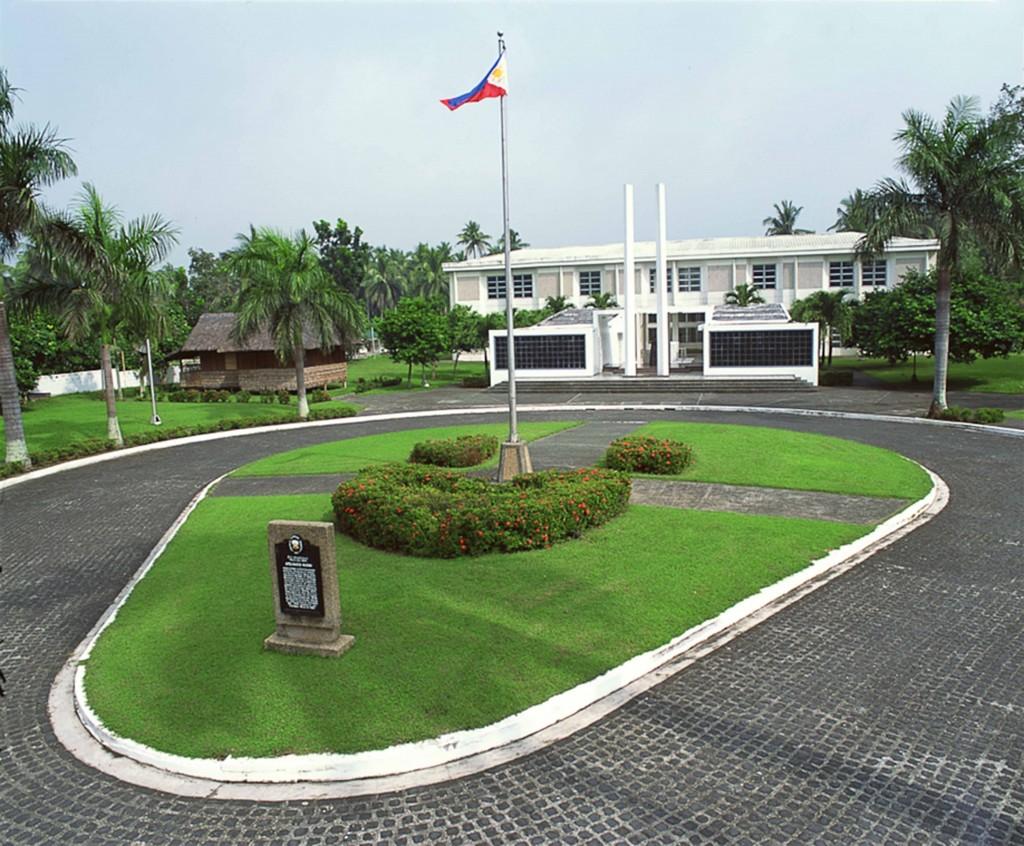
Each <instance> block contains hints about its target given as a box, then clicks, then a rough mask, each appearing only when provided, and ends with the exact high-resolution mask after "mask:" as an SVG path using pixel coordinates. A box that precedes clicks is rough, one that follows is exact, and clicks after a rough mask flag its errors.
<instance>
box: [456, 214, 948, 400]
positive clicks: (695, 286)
mask: <svg viewBox="0 0 1024 846" xmlns="http://www.w3.org/2000/svg"><path fill="white" fill-rule="evenodd" d="M860 237H861V235H860V233H856V232H839V233H829V234H824V235H773V236H764V237H754V238H703V239H693V240H686V241H665V242H663V243H664V247H663V252H664V262H665V276H666V278H665V280H664V283H663V285H664V288H663V289H662V292H659V291H658V290H657V286H656V284H655V277H656V274H657V271H656V266H657V245H656V243H655V242H653V241H646V242H644V241H641V242H636V243H635V244H633V245H632V246H633V247H634V250H633V253H634V275H633V276H634V278H633V280H632V291H630V292H628V295H627V291H626V287H625V283H626V278H625V270H624V268H625V265H626V256H625V246H624V244H622V243H619V244H607V245H603V246H596V247H556V248H549V249H525V250H516V251H515V252H513V253H512V293H513V307H514V308H516V309H539V308H542V307H543V306H544V304H545V301H546V299H547V298H548V297H565V299H566V301H567V302H568V303H569V305H571V306H575V307H577V308H579V307H582V306H584V305H585V304H586V303H587V302H588V301H590V299H591V297H592V296H594V295H595V294H599V293H600V294H610V295H611V296H613V297H614V298H615V300H616V303H617V307H616V308H612V309H602V310H600V311H597V312H596V313H595V314H594V315H593V317H592V319H591V320H590V327H589V328H586V326H585V324H584V323H577V324H575V327H574V328H569V327H568V326H566V325H564V324H563V325H562V326H561V327H560V326H559V325H558V324H557V322H556V323H554V324H552V323H551V322H549V323H548V324H547V325H542V326H538V327H531V328H530V329H522V330H516V336H517V340H516V359H517V365H516V372H517V377H522V378H553V377H555V376H566V377H574V378H578V377H580V376H583V375H597V374H600V373H601V372H602V370H603V369H606V368H623V369H624V371H625V372H626V373H627V374H628V375H632V374H633V373H634V372H636V370H637V369H639V370H640V371H641V372H642V371H643V370H644V369H645V367H647V366H650V367H653V368H655V372H657V373H658V374H659V375H668V373H669V372H670V370H679V369H697V370H699V371H701V372H703V373H704V374H705V375H712V374H714V375H717V376H725V375H735V376H743V377H747V376H750V375H762V374H763V375H768V374H773V373H776V372H778V367H777V366H776V365H774V364H773V363H772V362H771V361H768V360H765V361H764V362H763V363H761V364H749V360H750V358H749V348H750V346H751V344H752V343H754V337H753V336H751V337H749V338H740V339H738V342H739V343H741V345H742V346H743V347H744V349H747V351H748V352H747V354H744V355H736V354H734V353H729V352H723V350H722V349H719V348H718V347H716V348H715V350H714V353H715V354H714V356H712V352H713V350H712V349H711V348H710V347H709V337H710V335H709V333H713V332H714V331H715V330H716V329H722V331H725V330H724V328H723V327H720V326H716V323H717V322H718V321H715V320H713V319H712V311H713V309H714V307H715V306H716V305H722V304H724V303H725V296H726V294H727V293H728V292H729V291H731V290H733V289H734V288H736V286H737V285H740V284H746V285H748V286H750V287H753V288H756V289H757V290H758V291H759V293H760V294H761V296H762V297H763V298H764V300H765V302H766V303H768V304H777V305H781V306H783V307H788V306H790V305H792V304H793V303H794V302H795V301H797V300H798V299H801V298H803V297H806V296H808V295H810V294H811V293H813V292H815V291H829V290H836V289H846V290H849V291H850V292H851V294H852V295H853V296H855V297H857V298H860V297H861V296H863V294H864V293H865V292H867V291H872V290H877V289H879V288H884V287H887V286H891V285H896V284H899V282H900V280H901V279H902V278H903V276H904V274H906V273H907V271H908V270H911V269H914V270H920V271H926V270H928V269H929V268H931V267H932V266H933V265H934V263H935V258H936V255H937V253H938V247H939V244H938V241H935V240H921V239H914V238H896V239H894V240H893V241H891V242H890V243H889V245H888V246H887V248H886V250H885V252H884V253H883V254H882V255H879V256H876V257H874V258H873V259H872V260H870V261H868V260H864V261H862V260H861V259H859V258H858V257H857V256H856V255H855V247H856V243H857V241H858V240H859V239H860ZM444 269H445V270H446V271H447V272H448V274H449V276H450V286H449V291H450V300H451V303H452V305H455V304H462V305H468V306H471V307H473V308H474V309H476V310H477V311H479V312H481V313H483V314H487V313H490V312H503V311H504V310H505V278H504V277H505V274H504V256H503V255H501V254H497V255H493V256H486V257H484V258H478V259H469V260H467V261H461V262H449V263H447V264H445V266H444ZM659 293H661V296H659ZM659 313H660V314H661V316H662V320H661V321H659V319H658V317H659ZM783 314H785V316H784V317H783V316H782V315H783ZM749 317H750V319H749V320H748V319H745V318H743V317H742V316H740V315H732V317H731V318H729V320H730V322H731V323H732V326H731V330H732V331H733V334H731V335H729V336H728V337H729V338H732V339H734V340H735V339H737V337H738V336H737V335H736V334H735V333H736V332H757V333H760V334H759V335H758V338H759V339H760V340H764V339H766V338H769V336H768V335H765V334H764V333H765V332H779V331H789V332H791V331H795V330H797V329H798V328H799V329H801V330H808V329H810V328H811V326H810V325H809V324H808V325H806V326H804V325H802V324H796V325H795V324H792V323H788V320H789V317H788V313H786V312H785V311H784V310H783V311H778V310H776V311H773V312H772V314H771V317H770V318H768V319H766V318H765V316H764V315H763V314H761V315H753V314H752V315H749ZM578 319H581V318H578ZM627 323H631V324H632V330H633V331H632V332H628V331H627ZM751 323H754V324H760V325H759V326H757V327H754V328H752V327H751V325H750V324H751ZM659 324H660V326H661V331H660V332H659ZM570 325H572V324H570ZM816 331H817V326H816V324H815V325H814V332H815V333H816ZM580 334H584V335H587V336H589V340H588V341H586V342H585V345H584V349H583V364H582V366H577V365H580V358H579V356H578V350H577V351H576V352H572V353H567V354H569V355H570V358H567V359H565V361H564V362H561V363H559V359H558V355H557V354H556V353H555V352H554V346H553V345H552V344H554V345H555V346H558V348H559V349H561V348H562V347H565V349H566V350H568V349H569V348H568V347H566V346H565V345H566V344H567V343H569V342H567V341H558V342H551V343H544V342H542V341H541V340H540V339H541V338H542V337H554V336H565V335H580ZM627 335H630V336H631V338H630V341H629V342H628V346H627V341H626V337H627ZM663 335H664V337H662V336H663ZM520 336H522V341H521V340H520ZM814 337H815V343H816V338H817V336H816V334H815V336H814ZM529 338H536V339H537V340H526V339H529ZM725 339H726V336H725V335H722V336H721V338H720V340H721V341H722V343H725ZM760 340H759V341H758V343H760ZM659 342H661V344H662V345H663V344H665V343H667V348H668V351H669V353H668V356H667V359H666V358H664V357H662V358H661V360H660V361H659V358H658V355H657V349H658V347H659V345H660V344H659ZM521 344H525V346H524V347H523V355H522V360H523V363H522V364H520V363H519V360H520V357H521V356H520V352H519V351H520V346H521ZM573 344H576V345H578V342H573ZM493 346H494V341H493V340H492V347H493ZM719 346H720V345H719ZM545 347H547V348H548V349H547V352H546V353H541V352H540V351H541V350H542V348H545ZM629 347H632V350H631V351H632V355H630V349H629ZM534 348H535V350H536V352H533V353H531V352H530V349H534ZM662 348H663V349H664V348H665V347H664V346H662ZM815 349H816V347H811V350H812V351H813V350H815ZM573 350H576V347H575V346H574V347H573ZM493 352H494V350H492V353H493ZM499 357H500V356H499ZM811 357H812V359H814V358H815V357H814V355H813V352H812V356H811ZM712 359H715V360H714V361H713V360H712ZM492 360H495V361H496V359H492ZM740 360H742V361H745V362H748V363H747V364H724V363H723V362H726V361H740ZM815 360H816V359H815ZM535 363H539V364H543V365H545V366H541V367H533V366H530V365H531V364H535ZM551 364H555V365H556V366H548V365H551ZM800 369H801V370H802V371H803V373H804V375H805V376H808V375H812V374H810V372H809V371H807V370H806V368H800ZM788 372H794V371H788ZM816 376H817V368H816V365H815V368H814V372H813V379H814V381H816ZM504 378H505V376H504V375H503V374H502V373H500V372H498V368H495V371H494V372H493V373H492V381H502V380H503V379H504Z"/></svg>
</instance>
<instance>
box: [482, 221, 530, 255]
mask: <svg viewBox="0 0 1024 846" xmlns="http://www.w3.org/2000/svg"><path fill="white" fill-rule="evenodd" d="M508 243H509V250H510V251H514V250H525V249H526V248H527V247H529V246H530V245H529V243H527V242H526V241H524V240H523V239H522V238H521V237H519V233H518V232H516V231H515V229H511V228H510V229H509V230H508ZM503 252H505V236H504V235H502V236H501V237H500V238H498V240H497V241H496V242H495V243H494V246H493V247H492V248H491V255H492V256H495V255H497V254H498V253H503Z"/></svg>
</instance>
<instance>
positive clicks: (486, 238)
mask: <svg viewBox="0 0 1024 846" xmlns="http://www.w3.org/2000/svg"><path fill="white" fill-rule="evenodd" d="M456 243H459V244H461V245H462V246H463V247H464V248H465V253H466V258H480V256H485V255H487V254H488V253H489V252H490V250H491V236H490V235H487V234H485V233H484V231H483V230H482V229H481V228H480V224H479V223H477V222H476V221H475V220H471V221H469V222H468V223H467V224H466V225H465V226H463V227H462V231H461V232H460V233H459V239H458V241H457V242H456Z"/></svg>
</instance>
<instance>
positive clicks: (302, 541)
mask: <svg viewBox="0 0 1024 846" xmlns="http://www.w3.org/2000/svg"><path fill="white" fill-rule="evenodd" d="M267 546H268V549H269V553H270V581H271V584H272V585H273V591H274V614H275V617H276V620H277V631H275V632H274V633H273V634H272V635H270V637H268V638H267V639H266V640H264V641H263V645H264V647H265V648H266V649H273V650H274V651H276V652H287V653H290V654H292V655H322V656H324V657H335V656H338V655H341V654H342V653H343V652H345V651H346V650H347V649H348V648H349V647H350V646H352V644H353V643H354V642H355V638H354V637H353V636H352V635H345V634H342V633H341V603H340V601H339V599H338V573H337V565H336V563H335V557H334V524H332V523H320V522H309V521H289V520H272V521H271V522H270V523H268V524H267Z"/></svg>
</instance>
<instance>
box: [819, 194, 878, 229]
mask: <svg viewBox="0 0 1024 846" xmlns="http://www.w3.org/2000/svg"><path fill="white" fill-rule="evenodd" d="M874 219H875V213H874V210H873V209H872V208H871V199H870V195H869V194H868V193H867V192H866V191H861V189H860V188H857V189H855V190H854V192H853V193H852V194H848V195H847V196H845V197H843V199H841V200H840V201H839V208H837V209H836V222H835V223H833V224H832V225H831V226H830V227H829V228H828V230H829V232H867V230H868V227H869V226H871V224H872V222H873V221H874Z"/></svg>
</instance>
